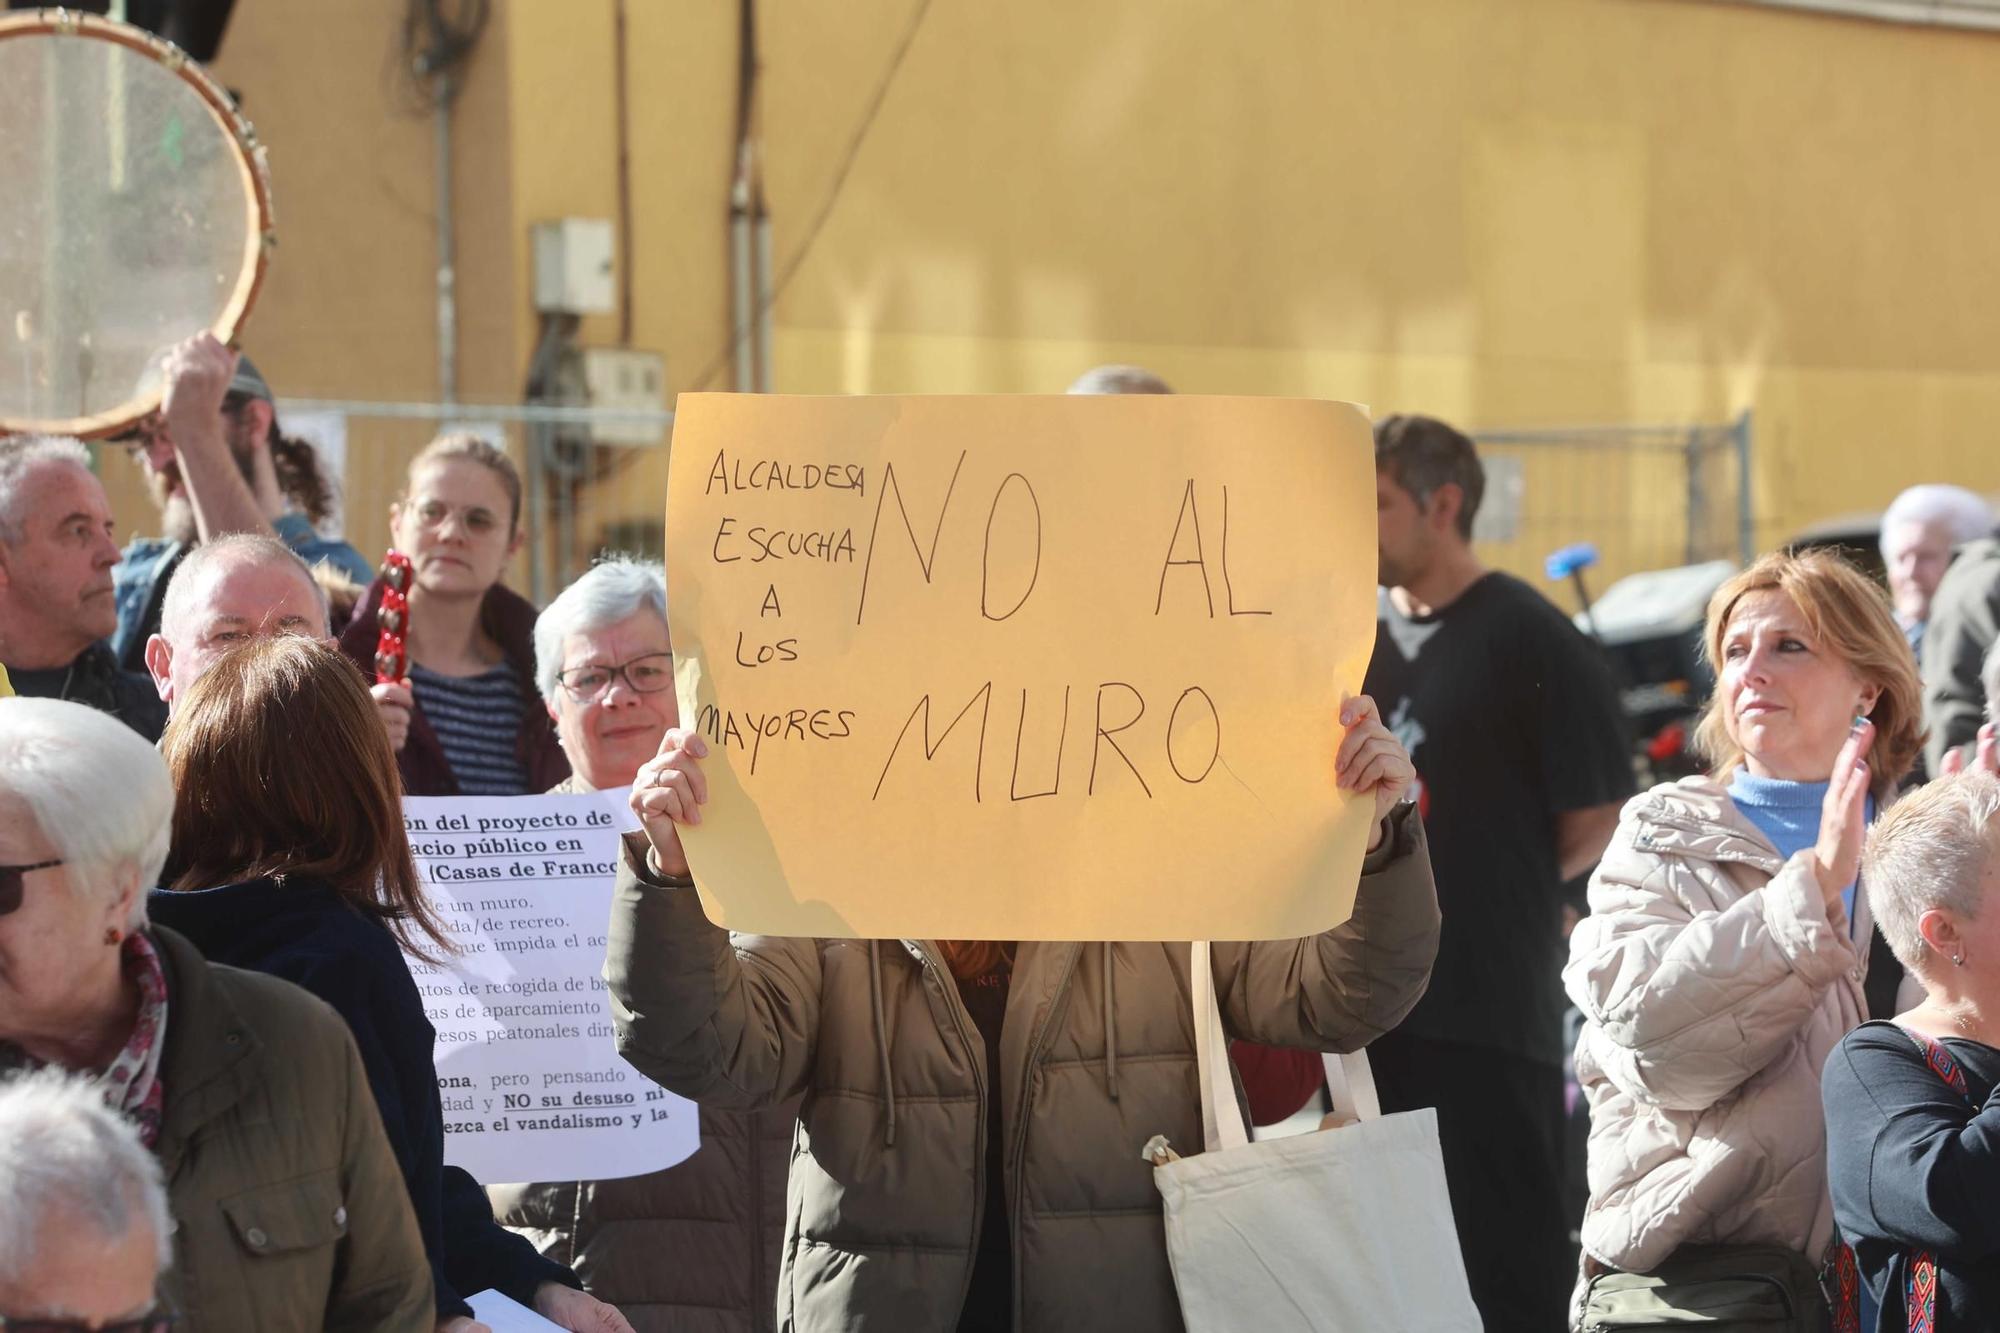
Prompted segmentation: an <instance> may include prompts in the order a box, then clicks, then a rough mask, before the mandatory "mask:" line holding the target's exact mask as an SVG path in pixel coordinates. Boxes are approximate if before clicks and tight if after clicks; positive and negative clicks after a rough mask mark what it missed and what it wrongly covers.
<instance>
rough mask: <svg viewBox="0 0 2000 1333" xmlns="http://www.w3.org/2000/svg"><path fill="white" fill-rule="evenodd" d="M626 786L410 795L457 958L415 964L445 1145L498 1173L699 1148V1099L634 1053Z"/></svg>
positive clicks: (459, 1159)
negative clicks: (655, 1074)
mask: <svg viewBox="0 0 2000 1333" xmlns="http://www.w3.org/2000/svg"><path fill="white" fill-rule="evenodd" d="M631 822H632V816H631V814H630V812H629V810H627V809H626V796H625V793H622V792H618V793H597V794H592V795H585V796H411V797H406V798H405V799H404V801H403V824H404V827H405V828H407V829H408V830H409V835H410V850H411V852H412V853H413V854H414V856H415V858H416V862H417V873H418V874H419V875H420V876H421V877H422V878H423V881H424V884H425V886H426V887H427V889H428V890H429V894H430V898H431V901H432V903H434V904H435V905H436V907H437V910H438V913H439V915H440V917H441V918H442V919H443V921H444V924H445V926H446V928H447V929H448V930H449V932H450V933H451V936H452V938H453V939H454V940H455V941H456V942H457V943H458V944H459V946H460V952H459V954H458V955H457V956H455V957H453V958H450V959H448V960H446V961H445V963H444V965H443V966H441V967H433V966H431V965H430V964H427V963H425V962H423V961H422V960H420V959H416V958H412V959H410V960H409V961H410V971H411V973H412V974H413V975H414V976H415V977H416V981H417V989H418V991H420V992H421V993H422V995H423V999H424V1012H425V1013H426V1014H427V1015H428V1016H429V1018H430V1020H431V1025H432V1026H433V1027H435V1028H436V1029H437V1072H438V1083H439V1086H440V1090H441V1092H442V1094H443V1099H444V1119H445V1136H444V1156H445V1161H446V1162H448V1163H450V1164H451V1165H453V1166H461V1167H464V1168H465V1169H466V1170H467V1171H470V1172H471V1173H472V1175H473V1176H474V1177H475V1178H476V1179H478V1180H481V1181H483V1182H485V1183H487V1184H497V1183H500V1182H503V1181H523V1180H609V1179H612V1178H615V1177H620V1176H635V1175H640V1174H643V1173H644V1172H647V1171H658V1170H661V1169H663V1168H665V1167H669V1166H672V1165H674V1164H675V1163H676V1162H679V1161H682V1160H684V1159H685V1158H686V1157H687V1156H688V1155H689V1154H691V1153H692V1152H694V1150H695V1148H696V1147H697V1146H698V1145H699V1143H700V1128H699V1122H698V1120H697V1117H696V1114H695V1107H694V1104H693V1103H692V1102H689V1101H687V1100H685V1099H683V1098H680V1097H676V1096H674V1095H673V1094H672V1093H669V1092H666V1091H664V1090H662V1089H660V1088H657V1087H655V1086H654V1085H653V1084H652V1083H651V1082H650V1081H649V1080H647V1079H646V1078H645V1077H644V1076H643V1075H641V1074H640V1073H639V1072H638V1071H636V1070H634V1069H633V1068H632V1067H631V1066H629V1065H627V1064H626V1063H625V1061H624V1060H622V1059H620V1058H619V1055H618V1052H617V1049H616V1047H615V1045H614V1041H613V1035H612V1027H611V1017H610V1013H609V1011H608V1009H607V1007H606V1004H605V999H604V981H603V978H602V977H601V976H600V975H599V973H600V970H601V969H602V968H603V966H604V933H605V926H606V923H607V922H608V921H609V920H610V917H611V892H612V886H613V883H614V882H615V878H616V875H617V864H618V835H619V832H620V831H621V829H622V828H624V827H629V826H630V825H631Z"/></svg>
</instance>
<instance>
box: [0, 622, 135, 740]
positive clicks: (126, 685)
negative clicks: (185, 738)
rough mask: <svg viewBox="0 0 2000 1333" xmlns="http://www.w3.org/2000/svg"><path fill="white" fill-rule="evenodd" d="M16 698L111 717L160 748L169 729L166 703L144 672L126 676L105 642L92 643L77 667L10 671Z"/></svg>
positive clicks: (131, 673)
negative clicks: (59, 702) (64, 703)
mask: <svg viewBox="0 0 2000 1333" xmlns="http://www.w3.org/2000/svg"><path fill="white" fill-rule="evenodd" d="M7 675H8V678H9V679H10V680H11V681H12V682H13V685H14V693H16V694H18V695H20V696H21V697H22V698H24V699H67V700H69V701H70V702H71V703H79V704H88V705H89V706H90V707H92V708H95V709H96V710H97V711H98V712H100V713H109V714H111V716H113V717H115V718H117V719H118V720H119V721H120V722H123V723H124V724H125V725H126V726H128V727H130V728H132V730H134V731H136V732H138V733H139V734H140V735H141V736H144V737H145V738H146V739H147V740H149V741H153V742H155V743H157V742H158V741H159V739H160V733H161V732H163V731H165V730H166V729H167V703H166V700H164V699H162V698H160V692H159V690H157V689H155V688H154V687H153V678H152V677H151V676H148V675H146V674H145V673H144V672H136V671H121V670H119V669H118V659H117V658H115V657H113V656H112V655H111V647H110V645H109V644H105V643H101V642H100V643H93V644H91V645H90V647H88V648H86V649H84V650H83V652H82V653H80V654H79V655H78V656H77V659H76V660H75V661H74V662H71V663H70V664H69V665H68V666H67V667H63V668H60V669H57V670H54V671H24V670H22V669H21V668H19V667H16V666H11V665H10V666H9V667H8V668H7Z"/></svg>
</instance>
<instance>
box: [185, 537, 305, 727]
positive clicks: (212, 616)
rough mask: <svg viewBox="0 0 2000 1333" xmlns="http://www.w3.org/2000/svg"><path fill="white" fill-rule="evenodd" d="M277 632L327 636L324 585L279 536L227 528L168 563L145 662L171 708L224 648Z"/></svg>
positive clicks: (219, 655) (211, 664) (277, 633)
mask: <svg viewBox="0 0 2000 1333" xmlns="http://www.w3.org/2000/svg"><path fill="white" fill-rule="evenodd" d="M281 634H298V635H303V636H305V637H306V638H309V639H318V640H320V641H321V642H324V643H331V642H332V634H331V631H330V630H329V628H328V625H327V607H326V593H325V591H324V590H323V589H322V588H321V587H320V585H319V583H318V581H317V580H315V579H314V578H313V575H312V570H310V569H308V568H307V567H306V562H305V561H304V560H301V559H300V558H299V556H298V553H297V552H296V551H294V550H292V548H291V547H289V546H287V545H285V543H283V542H281V541H279V540H278V539H277V538H275V537H271V536H266V535H263V534H258V533H247V532H239V533H235V534H233V535H231V536H227V537H222V538H219V539H217V540H215V541H212V542H205V543H203V544H202V545H201V546H199V547H197V548H195V550H194V552H193V553H192V554H190V555H189V556H188V557H187V559H185V560H183V561H181V563H180V567H179V568H177V569H176V570H175V571H174V574H173V578H172V580H171V581H170V582H169V583H168V585H167V591H166V596H165V597H163V598H162V599H161V607H160V630H159V633H157V634H155V635H153V636H152V638H151V639H149V640H148V641H147V643H146V669H147V670H148V671H150V672H152V675H153V684H154V686H155V688H156V689H157V690H158V692H159V696H160V698H161V699H163V700H165V701H166V704H167V707H168V708H169V709H171V708H172V707H173V706H174V703H175V702H176V701H177V700H178V699H180V698H181V697H182V696H183V695H185V694H186V693H187V691H188V688H189V687H190V686H192V685H193V684H194V682H195V681H196V680H198V679H200V677H201V674H202V673H203V672H204V671H206V670H208V668H209V667H211V666H213V665H214V664H215V662H216V661H217V659H219V658H220V657H221V656H222V655H223V654H224V653H226V652H228V651H229V650H230V649H231V648H234V647H236V646H237V645H239V644H242V643H245V642H247V641H249V640H251V639H261V638H273V637H276V636H278V635H281Z"/></svg>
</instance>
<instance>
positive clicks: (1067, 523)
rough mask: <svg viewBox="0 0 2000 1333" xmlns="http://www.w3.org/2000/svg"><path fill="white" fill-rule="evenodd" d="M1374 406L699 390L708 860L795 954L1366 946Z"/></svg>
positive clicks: (709, 883) (679, 565)
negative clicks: (1359, 895) (881, 948)
mask: <svg viewBox="0 0 2000 1333" xmlns="http://www.w3.org/2000/svg"><path fill="white" fill-rule="evenodd" d="M1374 496H1375V467H1374V450H1373V445H1372V440H1371V434H1370V430H1369V424H1368V420H1367V417H1366V415H1365V413H1364V412H1363V411H1362V410H1360V409H1358V408H1355V407H1353V406H1350V405H1348V404H1345V403H1330V402H1315V401H1308V400H1298V399H1263V398H1204V397H1189V396H1163V395H1133V396H1127V397H1118V396H1102V397H1099V396H1075V397H907V398H904V397H867V398H808V397H773V396H748V395H735V394H685V395H682V397H681V399H680V403H679V409H678V413H677V415H676V419H675V423H674V441H673V463H672V468H671V476H670V480H669V483H668V493H667V570H668V606H669V608H670V611H671V620H672V630H673V643H674V652H675V656H676V673H677V683H678V685H679V689H680V707H681V718H682V724H683V725H686V726H695V727H697V728H698V729H699V730H700V731H701V733H702V734H703V735H704V736H706V737H707V739H708V743H709V746H710V754H709V758H708V759H707V761H706V762H705V764H704V772H705V774H706V777H707V779H708V789H709V798H708V804H707V805H706V806H705V807H704V809H703V812H702V823H701V825H700V826H699V827H697V828H692V829H687V830H684V832H683V839H684V843H685V846H686V849H687V854H688V860H689V863H690V865H691V866H692V868H693V871H694V878H695V883H696V885H697V886H698V887H699V889H700V892H701V896H702V903H703V906H704V908H705V910H706V911H707V913H708V916H709V918H710V919H711V920H713V921H715V922H716V923H717V924H719V925H723V926H727V927H729V928H730V929H733V930H740V931H748V932H752V933H756V934H766V935H816V936H837V937H850V938H882V939H895V938H909V939H1004V940H1026V939H1054V940H1187V939H1228V940H1246V939H1282V938H1290V937H1293V936H1301V935H1310V934H1313V933H1316V932H1318V931H1322V930H1326V929H1329V928H1331V927H1332V926H1334V925H1337V924H1338V923H1340V922H1341V921H1343V920H1345V919H1346V917H1347V915H1348V913H1349V911H1350V910H1351V909H1352V905H1353V897H1354V888H1355V882H1356V877H1357V875H1358V873H1359V867H1360V861H1361V856H1362V853H1363V850H1364V849H1365V847H1366V844H1367V837H1368V828H1369V823H1370V814H1371V813H1372V802H1371V801H1364V800H1353V799H1350V798H1349V797H1348V796H1347V795H1346V794H1345V793H1342V792H1340V791H1338V790H1337V789H1336V788H1335V786H1334V755H1335V751H1336V748H1337V746H1338V744H1339V740H1340V736H1341V732H1340V728H1339V720H1338V708H1339V705H1340V701H1341V698H1342V696H1343V694H1344V693H1353V692H1356V691H1358V690H1359V688H1360V682H1361V678H1362V674H1363V672H1364V671H1365V670H1366V668H1367V664H1368V655H1369V653H1370V651H1371V649H1372V647H1373V644H1374V635H1375V566H1376V551H1375V502H1374Z"/></svg>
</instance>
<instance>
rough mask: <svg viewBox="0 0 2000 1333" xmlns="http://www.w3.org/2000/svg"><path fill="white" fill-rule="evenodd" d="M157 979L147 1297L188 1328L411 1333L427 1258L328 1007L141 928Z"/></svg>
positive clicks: (422, 1304) (422, 1332)
mask: <svg viewBox="0 0 2000 1333" xmlns="http://www.w3.org/2000/svg"><path fill="white" fill-rule="evenodd" d="M150 934H151V937H152V939H153V942H154V944H155V946H156V947H157V948H158V949H159V953H160V961H161V963H162V965H163V967H164V969H165V971H166V975H167V1026H166V1036H165V1042H166V1045H165V1047H164V1048H163V1049H162V1051H161V1053H160V1085H161V1087H162V1088H164V1089H165V1091H166V1106H165V1115H164V1118H163V1120H162V1123H161V1126H160V1140H159V1143H158V1144H157V1145H156V1151H157V1152H158V1154H159V1158H160V1166H161V1169H162V1170H163V1171H164V1172H165V1174H166V1178H167V1195H168V1203H169V1206H170V1207H171V1208H172V1210H173V1215H174V1221H175V1223H176V1230H175V1233H174V1264H173V1268H172V1270H171V1271H170V1272H169V1273H168V1274H167V1277H166V1279H165V1281H164V1282H163V1283H162V1292H163V1294H164V1295H165V1296H166V1297H167V1299H168V1301H169V1302H170V1303H171V1304H172V1306H173V1308H174V1309H176V1310H178V1311H179V1312H180V1314H181V1323H180V1325H179V1327H180V1328H182V1329H184V1330H188V1331H189V1333H236V1331H237V1330H242V1329H257V1330H259V1331H260V1333H287V1331H288V1330H296V1331H297V1333H307V1330H315V1331H316V1330H320V1329H333V1330H345V1331H349V1333H378V1330H387V1331H388V1333H428V1330H430V1329H431V1328H432V1327H433V1326H434V1325H435V1323H436V1321H437V1307H436V1304H435V1301H434V1300H433V1298H432V1295H431V1270H430V1264H429V1263H428V1262H427V1261H426V1260H425V1258H424V1244H423V1239H422V1238H421V1237H420V1236H419V1235H418V1233H417V1219H416V1215H415V1214H414V1213H413V1212H411V1211H410V1196H409V1194H408V1192H407V1191H406V1190H405V1189H404V1187H403V1173H402V1171H401V1170H400V1169H398V1167H397V1165H396V1158H395V1155H394V1154H393V1153H392V1152H390V1150H389V1140H388V1138H387V1137H386V1136H384V1134H383V1132H382V1118H381V1115H380V1113H379V1112H378V1111H377V1110H376V1109H375V1095H374V1093H373V1092H371V1091H370V1090H369V1087H368V1075H367V1073H366V1072H365V1071H364V1070H363V1069H362V1067H361V1056H360V1054H359V1053H358V1052H357V1051H356V1050H355V1047H354V1038H353V1037H352V1036H351V1035H349V1033H348V1030H347V1024H346V1023H345V1022H344V1021H343V1020H342V1019H341V1017H340V1015H339V1014H337V1013H335V1012H334V1011H333V1010H332V1009H329V1008H328V1007H327V1006H326V1005H325V1004H323V1003H321V1002H320V1001H319V1000H316V999H314V998H313V997H312V996H310V995H308V994H306V992H304V991H303V990H300V989H299V988H298V987H297V986H294V985H292V984H291V983H290V982H285V981H279V980H277V979H276V978H274V977H266V976H261V975H258V974H256V973H252V972H240V971H238V970H237V969H235V968H233V967H221V966H217V965H214V964H211V963H208V962H206V961H205V960H203V958H202V956H201V955H200V953H198V952H196V950H195V948H194V946H193V945H192V944H189V943H188V942H187V941H186V940H184V939H182V938H181V937H180V936H179V935H176V934H175V933H174V932H172V931H170V930H165V929H161V928H158V927H155V928H154V929H153V930H152V931H151V932H150Z"/></svg>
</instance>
